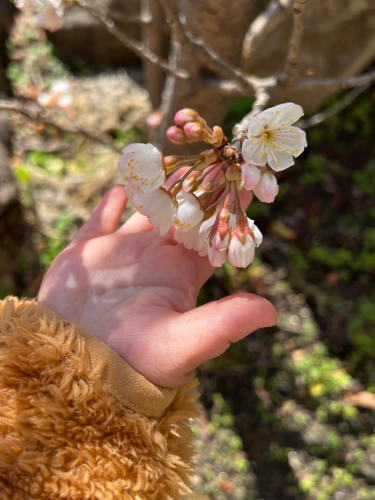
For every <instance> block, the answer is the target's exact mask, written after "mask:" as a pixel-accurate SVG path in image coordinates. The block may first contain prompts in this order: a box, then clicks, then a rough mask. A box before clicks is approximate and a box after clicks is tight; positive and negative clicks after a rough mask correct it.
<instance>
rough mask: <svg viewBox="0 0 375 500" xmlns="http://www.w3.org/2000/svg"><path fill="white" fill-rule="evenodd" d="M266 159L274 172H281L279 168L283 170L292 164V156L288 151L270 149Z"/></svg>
mask: <svg viewBox="0 0 375 500" xmlns="http://www.w3.org/2000/svg"><path fill="white" fill-rule="evenodd" d="M267 160H268V164H269V166H270V167H271V168H272V170H274V171H275V172H281V170H285V169H286V168H289V167H291V166H292V165H294V159H293V156H291V154H290V153H286V152H285V151H278V150H273V149H271V150H270V152H269V153H268V154H267Z"/></svg>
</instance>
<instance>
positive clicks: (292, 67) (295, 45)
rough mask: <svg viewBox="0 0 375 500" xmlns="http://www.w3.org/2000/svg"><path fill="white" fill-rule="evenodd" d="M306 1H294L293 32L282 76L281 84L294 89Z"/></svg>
mask: <svg viewBox="0 0 375 500" xmlns="http://www.w3.org/2000/svg"><path fill="white" fill-rule="evenodd" d="M307 2H308V0H295V2H294V5H293V30H292V34H291V36H290V39H289V48H288V53H287V56H286V62H285V69H284V75H283V77H282V78H281V84H282V85H286V86H287V87H294V86H295V85H296V83H297V81H298V65H299V63H300V58H301V47H302V35H303V29H304V14H305V9H306V6H307Z"/></svg>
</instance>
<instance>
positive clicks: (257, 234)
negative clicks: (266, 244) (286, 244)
mask: <svg viewBox="0 0 375 500" xmlns="http://www.w3.org/2000/svg"><path fill="white" fill-rule="evenodd" d="M247 223H248V224H249V228H250V229H251V230H252V232H253V233H254V238H255V246H256V247H259V245H261V244H262V241H263V235H262V233H261V232H260V231H259V229H258V227H257V226H256V225H255V224H254V221H253V220H251V219H249V218H247Z"/></svg>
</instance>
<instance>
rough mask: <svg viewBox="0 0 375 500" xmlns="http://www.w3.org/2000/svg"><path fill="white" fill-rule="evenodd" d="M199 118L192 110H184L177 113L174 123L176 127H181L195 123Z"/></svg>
mask: <svg viewBox="0 0 375 500" xmlns="http://www.w3.org/2000/svg"><path fill="white" fill-rule="evenodd" d="M199 118H200V116H199V115H198V113H197V112H196V111H194V109H190V108H184V109H180V111H177V113H176V114H175V115H174V122H175V124H176V125H179V126H180V127H183V126H184V125H185V124H186V123H189V122H195V121H197V120H198V119H199Z"/></svg>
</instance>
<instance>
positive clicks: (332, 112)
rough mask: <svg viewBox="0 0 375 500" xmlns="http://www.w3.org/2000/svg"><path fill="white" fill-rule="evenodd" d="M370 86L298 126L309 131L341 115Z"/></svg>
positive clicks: (359, 89) (353, 93)
mask: <svg viewBox="0 0 375 500" xmlns="http://www.w3.org/2000/svg"><path fill="white" fill-rule="evenodd" d="M369 86H370V84H367V85H364V86H363V87H357V88H355V89H353V90H351V91H350V92H348V93H347V94H346V96H345V97H344V98H343V99H342V100H341V101H339V102H338V103H337V104H335V105H334V106H332V107H331V108H329V109H327V110H326V111H322V112H321V113H317V114H316V115H314V116H312V117H311V118H306V119H305V120H300V121H299V122H298V124H297V125H298V126H299V127H301V128H302V129H308V128H310V127H314V126H315V125H319V123H322V122H324V121H325V120H327V119H328V118H331V117H332V116H335V115H337V114H339V113H340V112H341V111H342V110H343V109H345V108H347V107H348V106H350V104H352V102H354V101H355V99H357V97H358V96H359V95H361V94H362V93H363V92H364V91H365V90H367V89H368V88H369Z"/></svg>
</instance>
